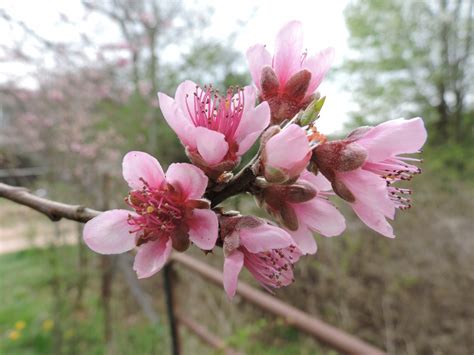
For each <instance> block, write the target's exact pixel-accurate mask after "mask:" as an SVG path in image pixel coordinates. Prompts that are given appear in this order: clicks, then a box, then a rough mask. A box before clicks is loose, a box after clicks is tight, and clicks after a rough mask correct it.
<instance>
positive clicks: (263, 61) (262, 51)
mask: <svg viewBox="0 0 474 355" xmlns="http://www.w3.org/2000/svg"><path fill="white" fill-rule="evenodd" d="M246 55H247V61H248V63H249V70H250V74H251V75H252V79H253V82H254V83H255V86H257V88H258V90H261V89H262V88H261V87H260V78H261V76H262V69H263V67H264V66H266V65H268V66H271V65H272V57H271V55H270V53H268V51H267V49H266V48H265V46H263V45H261V44H256V45H254V46H252V47H250V48H249V49H248V50H247V54H246Z"/></svg>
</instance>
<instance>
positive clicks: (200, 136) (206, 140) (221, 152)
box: [196, 127, 229, 166]
mask: <svg viewBox="0 0 474 355" xmlns="http://www.w3.org/2000/svg"><path fill="white" fill-rule="evenodd" d="M196 146H197V149H198V152H199V154H200V155H201V157H202V158H203V159H204V160H205V161H206V163H208V164H209V165H211V166H212V165H216V164H218V163H220V162H221V161H222V160H223V159H224V157H225V156H226V154H227V152H228V151H229V144H228V143H227V142H226V140H225V136H224V135H223V134H222V133H220V132H216V131H211V130H210V129H207V128H204V127H197V128H196Z"/></svg>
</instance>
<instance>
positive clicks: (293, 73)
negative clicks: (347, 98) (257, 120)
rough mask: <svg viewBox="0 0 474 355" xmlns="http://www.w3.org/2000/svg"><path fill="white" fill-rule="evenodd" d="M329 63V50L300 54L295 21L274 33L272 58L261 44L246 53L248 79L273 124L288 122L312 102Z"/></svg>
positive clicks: (300, 41)
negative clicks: (263, 102) (266, 103)
mask: <svg viewBox="0 0 474 355" xmlns="http://www.w3.org/2000/svg"><path fill="white" fill-rule="evenodd" d="M333 59H334V50H333V49H332V48H327V49H325V50H323V51H322V52H320V53H317V54H315V55H311V56H308V55H307V53H306V52H303V26H302V24H301V22H298V21H291V22H289V23H287V24H286V25H285V26H283V28H282V29H281V30H280V31H279V32H278V35H277V37H276V46H275V53H274V55H273V57H272V56H271V55H270V53H269V52H268V50H267V49H266V48H265V46H264V45H261V44H256V45H254V46H252V47H250V48H249V49H248V50H247V60H248V63H249V68H250V73H251V75H252V79H253V81H254V83H255V85H256V86H257V88H258V90H259V95H260V97H261V98H262V100H265V101H268V103H269V104H270V108H271V112H272V122H273V123H280V122H282V121H283V120H285V119H289V118H292V117H293V116H294V115H295V114H297V113H298V112H299V111H300V110H301V109H304V108H305V107H306V106H307V105H308V104H309V103H310V102H311V101H312V99H313V97H312V94H313V93H314V92H315V91H316V89H317V88H318V86H319V84H320V83H321V81H322V80H323V78H324V76H325V75H326V73H327V72H328V70H329V68H330V66H331V63H332V61H333Z"/></svg>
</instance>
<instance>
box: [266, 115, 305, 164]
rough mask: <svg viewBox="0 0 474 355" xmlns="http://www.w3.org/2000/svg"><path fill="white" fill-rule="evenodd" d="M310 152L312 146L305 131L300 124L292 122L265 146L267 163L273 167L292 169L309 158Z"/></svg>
mask: <svg viewBox="0 0 474 355" xmlns="http://www.w3.org/2000/svg"><path fill="white" fill-rule="evenodd" d="M309 152H310V148H309V143H308V138H307V137H306V133H305V131H304V130H303V129H302V128H301V127H299V126H298V125H296V124H291V125H290V126H288V127H286V128H284V129H283V130H282V131H281V132H280V133H278V134H276V135H274V136H273V137H272V138H270V139H269V141H268V142H267V144H266V146H265V154H266V161H265V165H268V166H270V167H272V168H280V169H285V170H291V169H293V167H294V166H295V165H297V164H298V163H299V162H301V161H303V160H308V159H307V157H308V153H309ZM298 165H299V164H298ZM303 168H304V167H303Z"/></svg>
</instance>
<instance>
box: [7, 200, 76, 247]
mask: <svg viewBox="0 0 474 355" xmlns="http://www.w3.org/2000/svg"><path fill="white" fill-rule="evenodd" d="M56 228H59V232H60V233H59V235H60V238H59V239H60V240H58V237H57V234H56V233H57V232H56V230H55V229H56ZM76 238H77V223H76V222H73V221H60V222H58V223H57V225H56V226H55V225H54V224H52V223H51V222H50V221H49V219H47V218H46V217H45V216H43V215H41V214H39V213H38V212H36V211H33V210H31V209H30V208H28V207H25V206H21V205H17V204H14V203H10V202H8V201H0V255H1V254H7V253H13V252H17V251H20V250H24V249H29V248H35V247H36V248H42V247H47V246H48V245H50V244H51V243H55V244H56V243H57V244H74V243H75V242H76Z"/></svg>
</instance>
